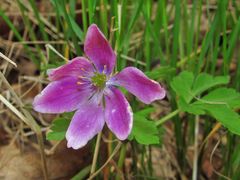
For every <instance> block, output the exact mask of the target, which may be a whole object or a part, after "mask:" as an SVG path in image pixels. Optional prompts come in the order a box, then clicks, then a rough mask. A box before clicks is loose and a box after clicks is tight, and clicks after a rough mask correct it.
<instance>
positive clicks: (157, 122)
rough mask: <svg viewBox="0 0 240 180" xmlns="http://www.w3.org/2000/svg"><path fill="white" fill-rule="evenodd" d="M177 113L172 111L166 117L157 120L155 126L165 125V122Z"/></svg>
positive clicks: (177, 111)
mask: <svg viewBox="0 0 240 180" xmlns="http://www.w3.org/2000/svg"><path fill="white" fill-rule="evenodd" d="M179 112H180V110H179V109H176V110H175V111H173V112H171V113H169V114H168V115H166V116H164V117H163V118H162V119H159V120H158V121H156V125H157V126H160V125H161V124H163V123H165V122H166V121H167V120H169V119H171V118H172V117H174V116H176V115H177V114H178V113H179Z"/></svg>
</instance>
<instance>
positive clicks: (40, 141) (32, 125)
mask: <svg viewBox="0 0 240 180" xmlns="http://www.w3.org/2000/svg"><path fill="white" fill-rule="evenodd" d="M0 79H2V80H3V82H4V83H5V84H6V86H7V87H8V90H9V91H10V93H11V94H12V95H13V97H14V98H15V101H16V103H17V105H18V106H19V107H20V110H21V111H22V113H21V114H19V115H20V117H22V118H24V120H25V121H23V119H21V120H22V121H23V122H25V123H26V124H27V125H28V126H29V127H30V128H31V129H32V130H33V131H34V132H35V133H36V135H37V140H38V144H39V147H40V148H39V151H40V155H41V160H42V171H43V176H44V179H45V180H47V179H48V171H47V170H48V169H47V162H46V157H45V152H44V143H43V135H42V131H41V128H40V126H39V125H38V124H37V122H36V121H35V120H34V118H33V117H32V115H31V114H30V113H29V112H28V111H27V110H25V109H24V108H23V106H24V104H23V103H22V101H21V99H20V98H19V97H18V95H17V94H16V93H15V91H14V90H13V88H12V86H11V85H10V84H9V83H8V81H7V79H6V78H5V77H4V75H3V74H2V73H1V72H0ZM1 99H5V98H4V97H3V96H1ZM4 102H5V103H6V102H7V101H4ZM7 105H8V106H9V107H11V110H14V113H16V112H17V111H16V108H15V107H14V106H11V104H10V103H7ZM22 115H23V116H22ZM20 117H19V118H20Z"/></svg>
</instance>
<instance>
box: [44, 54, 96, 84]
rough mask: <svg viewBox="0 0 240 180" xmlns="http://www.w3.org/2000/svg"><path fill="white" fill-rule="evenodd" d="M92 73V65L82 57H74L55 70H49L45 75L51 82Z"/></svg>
mask: <svg viewBox="0 0 240 180" xmlns="http://www.w3.org/2000/svg"><path fill="white" fill-rule="evenodd" d="M93 72H94V68H93V65H92V64H91V63H90V62H89V61H88V60H87V59H86V58H84V57H76V58H74V59H72V60H70V61H69V62H68V63H67V64H64V65H62V66H60V67H58V68H56V69H49V70H48V71H47V74H48V76H49V79H50V80H51V81H56V80H59V79H61V78H65V77H70V76H75V77H77V76H89V75H90V74H91V73H93Z"/></svg>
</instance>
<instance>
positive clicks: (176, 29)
mask: <svg viewBox="0 0 240 180" xmlns="http://www.w3.org/2000/svg"><path fill="white" fill-rule="evenodd" d="M180 19H181V1H180V0H175V17H174V24H173V47H172V57H171V61H170V65H171V66H172V67H176V65H177V55H178V50H179V32H180Z"/></svg>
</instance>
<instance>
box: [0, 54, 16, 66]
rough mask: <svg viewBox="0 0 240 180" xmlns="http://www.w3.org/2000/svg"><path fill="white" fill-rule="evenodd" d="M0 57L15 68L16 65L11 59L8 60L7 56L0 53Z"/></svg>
mask: <svg viewBox="0 0 240 180" xmlns="http://www.w3.org/2000/svg"><path fill="white" fill-rule="evenodd" d="M0 57H1V58H3V59H5V60H6V61H8V62H9V63H11V64H12V65H14V66H15V67H17V64H16V63H15V62H13V61H12V60H11V59H9V58H8V57H7V56H5V55H4V54H3V53H1V52H0Z"/></svg>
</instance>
